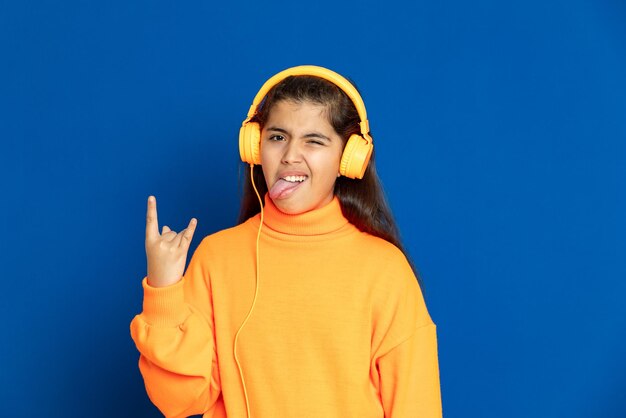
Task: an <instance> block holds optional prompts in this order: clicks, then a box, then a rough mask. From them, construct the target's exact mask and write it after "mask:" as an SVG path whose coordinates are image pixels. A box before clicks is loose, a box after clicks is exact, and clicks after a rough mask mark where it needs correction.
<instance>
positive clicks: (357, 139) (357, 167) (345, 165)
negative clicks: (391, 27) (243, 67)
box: [239, 65, 374, 179]
mask: <svg viewBox="0 0 626 418" xmlns="http://www.w3.org/2000/svg"><path fill="white" fill-rule="evenodd" d="M292 75H294V76H297V75H311V76H315V77H320V78H323V79H324V80H326V81H330V82H331V83H333V84H334V85H336V86H337V87H339V88H340V89H341V90H343V91H344V93H346V94H347V95H348V97H349V98H350V99H351V100H352V103H354V106H355V107H356V110H357V112H358V113H359V118H360V119H361V122H359V127H360V128H361V134H360V135H357V134H353V135H351V136H350V138H349V139H348V142H347V143H346V146H345V148H344V150H343V154H342V156H341V164H340V166H339V173H340V174H341V175H343V176H346V177H349V178H352V179H354V178H357V179H361V178H363V175H364V174H365V169H366V168H367V164H368V163H369V160H370V157H371V155H372V150H373V149H374V144H373V143H372V137H371V136H370V135H369V123H368V122H367V113H366V112H365V104H364V103H363V99H362V98H361V95H360V94H359V92H358V91H357V90H356V88H355V87H354V86H353V85H352V83H350V82H349V81H348V80H347V79H345V78H344V77H343V76H341V75H340V74H337V73H336V72H334V71H331V70H329V69H327V68H324V67H318V66H315V65H300V66H297V67H292V68H287V69H286V70H283V71H281V72H279V73H278V74H276V75H274V76H273V77H272V78H270V79H269V80H267V81H266V82H265V84H263V86H262V87H261V90H259V92H258V93H257V94H256V96H255V97H254V100H253V101H252V105H251V106H250V110H248V117H247V118H246V120H244V121H243V123H242V125H241V129H240V130H239V155H240V156H241V159H242V160H243V161H244V162H246V163H249V164H251V165H252V164H257V165H260V164H261V153H260V149H261V127H260V126H259V124H258V123H257V122H250V119H252V117H253V116H254V115H255V114H256V111H257V107H258V106H259V103H261V101H262V100H263V98H264V97H265V95H266V94H267V93H268V92H269V91H270V89H271V88H272V87H274V86H275V85H277V84H278V83H280V82H281V81H283V80H284V79H285V78H287V77H289V76H292Z"/></svg>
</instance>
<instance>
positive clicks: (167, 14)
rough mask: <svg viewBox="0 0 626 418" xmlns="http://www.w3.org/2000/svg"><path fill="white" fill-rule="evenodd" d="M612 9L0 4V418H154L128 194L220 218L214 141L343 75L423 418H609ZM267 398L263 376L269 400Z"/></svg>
mask: <svg viewBox="0 0 626 418" xmlns="http://www.w3.org/2000/svg"><path fill="white" fill-rule="evenodd" d="M625 21H626V5H625V4H624V2H621V1H601V0H588V1H580V0H572V1H555V0H550V1H539V0H531V1H512V2H508V1H507V2H501V1H495V0H491V1H472V2H461V1H442V2H426V1H423V2H407V3H402V2H394V1H386V2H371V3H368V2H365V3H364V2H360V1H354V2H336V1H327V0H322V1H315V2H287V1H280V2H273V3H271V4H268V3H267V2H254V3H247V4H244V3H239V2H234V3H230V4H227V3H225V2H224V3H218V4H212V3H211V2H198V1H186V2H164V1H133V2H123V1H109V2H83V1H63V2H58V1H30V2H29V1H22V2H18V1H14V2H11V3H9V2H0V106H1V107H0V138H1V149H0V167H1V169H2V175H1V176H0V181H1V184H0V185H1V187H2V188H1V190H2V205H1V213H0V215H1V216H0V222H1V224H0V231H1V233H2V239H1V240H0V243H1V244H0V245H1V248H0V254H1V257H2V260H1V262H2V274H1V277H2V291H0V317H1V318H2V319H3V320H4V326H3V327H2V328H3V329H2V332H1V333H0V335H1V338H2V341H1V344H0V359H1V360H0V362H1V364H0V368H1V370H2V372H1V373H0V415H2V416H7V417H9V416H11V417H13V416H15V417H18V416H19V417H26V416H35V415H40V414H41V415H45V416H50V417H57V416H58V417H61V416H63V417H82V416H91V417H109V416H117V417H137V416H141V417H157V416H160V414H159V412H158V410H157V409H156V408H155V407H154V406H152V404H151V403H150V401H149V399H148V398H147V396H146V394H145V389H144V387H143V381H142V379H141V375H140V374H139V371H138V368H137V359H138V353H137V351H136V349H135V347H134V344H133V342H132V340H131V338H130V334H129V323H130V320H131V319H132V317H133V316H134V315H135V314H137V313H138V312H139V311H140V310H141V302H142V290H141V285H140V281H141V279H142V277H143V276H144V274H145V269H146V265H145V252H144V228H145V206H146V199H147V197H148V195H150V194H154V195H156V196H157V199H158V201H159V218H160V221H161V224H168V225H170V226H171V227H172V228H173V229H175V230H180V229H182V228H184V227H185V226H186V224H187V222H188V221H189V219H190V218H191V217H197V218H198V220H199V225H198V230H197V231H196V235H195V237H194V242H193V243H192V250H193V249H195V247H196V246H197V244H198V243H199V242H200V239H201V237H203V236H204V235H207V234H209V233H212V232H215V231H217V230H219V229H222V228H225V227H228V226H232V225H233V224H234V222H235V220H236V217H237V211H238V205H239V183H240V176H241V172H242V171H241V163H240V162H239V159H238V158H239V156H238V150H237V134H238V130H239V126H240V124H241V121H242V120H243V118H244V117H245V113H246V112H247V110H248V107H249V104H250V102H251V101H252V98H253V96H254V94H255V93H256V91H257V89H258V88H259V87H260V85H261V84H262V83H263V81H265V79H267V78H268V77H270V76H271V75H273V74H274V73H275V72H278V71H279V70H282V69H284V68H286V67H289V66H292V65H298V64H317V65H322V66H327V67H329V68H332V69H334V70H336V71H338V72H340V73H342V74H344V75H346V76H348V77H350V78H352V79H353V80H355V81H356V83H357V85H358V86H359V88H360V90H361V91H362V93H363V97H364V99H365V103H366V105H367V109H368V113H369V118H370V122H371V127H372V133H373V135H374V140H375V144H376V149H377V159H378V167H379V172H380V176H381V178H382V180H383V183H384V185H385V188H386V191H387V194H388V198H389V201H390V204H391V206H392V208H393V211H394V214H395V216H396V218H397V221H398V223H399V226H400V229H401V231H402V236H403V239H404V242H405V243H406V245H407V247H408V249H409V251H410V254H411V256H412V257H413V259H414V261H415V263H416V265H417V266H418V268H419V270H420V272H421V274H422V276H423V280H424V283H425V288H424V290H425V293H426V297H427V303H428V307H429V310H430V313H431V315H432V317H433V319H434V320H435V322H436V323H437V325H438V333H439V334H438V335H439V345H440V347H439V356H440V371H441V389H442V397H443V408H444V416H447V417H511V418H515V417H607V418H608V417H624V416H626V400H625V398H624V396H623V392H624V389H626V356H625V355H624V354H625V353H626V308H625V304H624V302H623V299H624V295H625V294H626V293H625V292H626V283H625V282H626V280H625V279H626V257H625V256H626V239H625V236H626V222H625V214H626V199H625V194H626V193H625V192H626V170H625V168H624V165H625V163H626V82H625V77H624V74H626V25H625V24H624V22H625ZM268 384H269V383H268Z"/></svg>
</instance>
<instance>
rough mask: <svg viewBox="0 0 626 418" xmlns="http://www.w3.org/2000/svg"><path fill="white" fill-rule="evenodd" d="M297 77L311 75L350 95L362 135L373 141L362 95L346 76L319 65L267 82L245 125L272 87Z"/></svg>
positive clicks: (289, 70) (288, 71)
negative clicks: (357, 115) (359, 120)
mask: <svg viewBox="0 0 626 418" xmlns="http://www.w3.org/2000/svg"><path fill="white" fill-rule="evenodd" d="M292 75H294V76H297V75H311V76H315V77H319V78H323V79H324V80H326V81H330V82H331V83H333V84H334V85H336V86H337V87H339V88H340V89H341V90H342V91H343V92H344V93H346V94H347V95H348V97H349V98H350V100H352V103H354V107H356V111H357V112H358V114H359V119H361V122H360V123H359V127H360V128H361V134H362V135H363V137H364V138H365V139H366V140H369V141H370V142H371V141H372V139H371V137H370V136H369V132H370V130H369V122H368V121H367V112H366V111H365V103H363V99H362V98H361V95H360V94H359V92H358V91H357V89H356V88H355V87H354V85H353V84H352V83H351V82H350V81H348V80H347V79H346V78H345V77H344V76H342V75H341V74H338V73H336V72H334V71H332V70H329V69H328V68H324V67H319V66H317V65H299V66H297V67H291V68H287V69H286V70H283V71H281V72H279V73H278V74H275V75H274V76H272V77H271V78H270V79H269V80H267V81H266V82H265V83H264V84H263V86H261V89H260V90H259V92H258V93H257V94H256V96H254V100H253V101H252V105H251V106H250V109H249V110H248V117H247V118H246V120H245V121H244V124H245V123H246V122H247V121H249V120H250V119H251V118H252V117H253V116H254V114H255V113H256V111H257V107H258V106H259V104H260V103H261V101H262V100H263V98H264V97H265V95H266V94H267V93H268V92H269V91H270V90H271V89H272V87H274V86H276V85H277V84H278V83H280V82H281V81H283V80H284V79H285V78H287V77H289V76H292Z"/></svg>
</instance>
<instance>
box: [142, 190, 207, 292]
mask: <svg viewBox="0 0 626 418" xmlns="http://www.w3.org/2000/svg"><path fill="white" fill-rule="evenodd" d="M196 224H197V221H196V218H191V221H189V225H188V226H187V228H185V229H183V230H182V231H180V232H179V233H176V232H175V231H172V230H171V229H170V228H169V227H168V226H167V225H165V226H163V232H162V233H161V234H159V220H158V218H157V209H156V198H155V197H154V196H150V197H148V213H147V215H146V257H147V259H148V284H149V285H150V286H153V287H164V286H170V285H172V284H174V283H176V282H178V281H179V280H180V279H182V277H183V274H184V273H185V262H186V261H187V251H189V244H191V239H192V238H193V233H194V231H195V230H196Z"/></svg>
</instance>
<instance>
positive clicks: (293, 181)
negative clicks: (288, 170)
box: [269, 176, 309, 199]
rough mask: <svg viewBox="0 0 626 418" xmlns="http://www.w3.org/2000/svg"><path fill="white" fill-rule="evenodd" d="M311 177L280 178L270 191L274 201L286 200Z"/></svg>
mask: <svg viewBox="0 0 626 418" xmlns="http://www.w3.org/2000/svg"><path fill="white" fill-rule="evenodd" d="M308 178H309V176H284V177H281V178H279V179H278V180H277V181H276V183H274V185H273V186H272V188H271V189H270V190H269V194H270V197H271V198H272V199H286V198H288V197H289V196H291V194H292V193H293V192H295V191H296V190H297V189H298V188H299V187H300V186H301V185H302V183H304V182H305V181H307V180H308Z"/></svg>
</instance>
